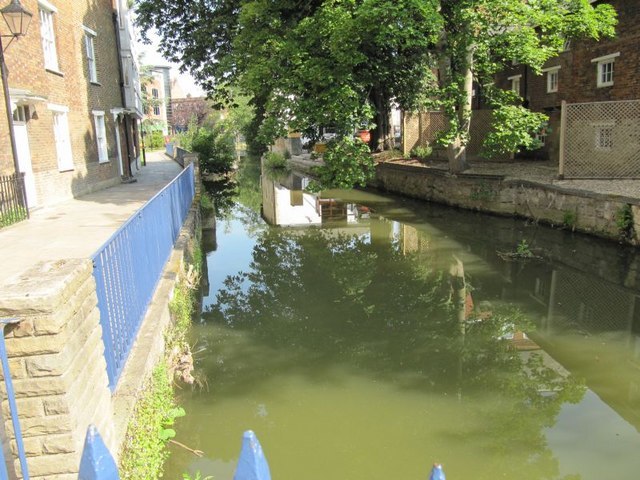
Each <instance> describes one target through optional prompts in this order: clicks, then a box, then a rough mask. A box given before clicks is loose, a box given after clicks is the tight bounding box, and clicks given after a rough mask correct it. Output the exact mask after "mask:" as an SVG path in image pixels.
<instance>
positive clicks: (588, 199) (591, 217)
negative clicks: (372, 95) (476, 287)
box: [371, 159, 640, 246]
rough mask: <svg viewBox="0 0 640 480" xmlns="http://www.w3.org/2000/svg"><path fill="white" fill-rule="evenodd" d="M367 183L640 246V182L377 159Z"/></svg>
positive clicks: (541, 167) (518, 167) (540, 168)
mask: <svg viewBox="0 0 640 480" xmlns="http://www.w3.org/2000/svg"><path fill="white" fill-rule="evenodd" d="M371 186H373V187H375V188H378V189H380V190H384V191H388V192H392V193H396V194H400V195H405V196H408V197H412V198H416V199H420V200H427V201H432V202H438V203H443V204H446V205H451V206H455V207H459V208H465V209H469V210H476V211H482V212H486V213H492V214H497V215H503V216H518V217H523V218H527V219H530V220H532V221H534V222H540V223H545V224H548V225H552V226H555V227H558V226H559V227H562V228H567V229H570V230H573V231H580V232H584V233H588V234H591V235H596V236H599V237H604V238H608V239H611V240H615V241H622V242H624V243H629V244H631V245H636V246H638V245H640V237H639V234H638V233H639V232H640V181H639V180H558V179H557V168H556V167H555V166H554V165H552V164H550V163H547V162H533V161H526V162H511V163H497V162H496V163H492V162H478V163H475V164H472V165H471V168H470V169H468V170H467V171H465V172H464V173H461V174H458V175H452V174H450V173H449V172H448V170H447V164H446V163H444V162H433V163H429V164H423V163H420V162H418V161H416V160H406V159H393V160H389V161H384V162H380V163H378V165H377V168H376V178H375V180H374V181H373V182H371Z"/></svg>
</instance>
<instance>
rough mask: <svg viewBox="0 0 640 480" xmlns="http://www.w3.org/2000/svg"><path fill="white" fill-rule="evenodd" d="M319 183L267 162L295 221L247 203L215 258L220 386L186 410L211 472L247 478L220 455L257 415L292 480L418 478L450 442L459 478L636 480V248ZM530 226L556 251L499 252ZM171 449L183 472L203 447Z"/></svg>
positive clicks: (531, 233)
mask: <svg viewBox="0 0 640 480" xmlns="http://www.w3.org/2000/svg"><path fill="white" fill-rule="evenodd" d="M304 181H305V180H304V178H303V177H302V176H297V177H296V176H292V177H289V178H288V179H283V180H282V181H281V182H271V181H270V180H269V179H265V178H264V177H263V178H262V181H261V183H262V187H263V195H264V196H263V205H262V215H263V218H265V219H266V220H267V221H268V222H278V224H279V225H280V228H268V227H266V226H264V225H263V224H261V223H260V222H259V221H258V220H257V218H256V216H255V215H254V214H255V210H252V209H247V208H245V207H242V206H236V207H235V210H234V212H235V215H236V216H235V217H230V218H229V219H228V220H225V221H224V222H223V225H222V226H221V227H219V229H218V242H217V248H218V251H217V252H216V253H215V254H213V255H210V256H209V257H208V262H209V267H210V270H211V273H210V281H211V285H212V296H211V297H209V298H208V299H205V305H206V306H207V307H206V312H205V313H204V314H203V323H202V325H200V326H198V327H196V333H197V337H198V344H199V345H200V346H201V347H202V348H205V349H206V352H207V354H206V356H204V357H202V358H201V359H200V361H199V367H200V369H201V370H202V371H203V372H206V374H207V377H208V382H209V385H210V388H211V389H210V391H209V392H193V393H188V392H186V393H185V403H186V407H187V410H188V412H189V415H188V416H187V417H186V419H185V420H184V422H183V424H182V426H180V427H179V429H180V430H181V431H183V432H184V431H186V432H189V433H188V434H187V437H188V438H191V439H192V440H193V441H194V442H196V443H197V445H198V446H199V448H201V449H202V450H204V451H206V452H207V454H208V455H207V456H208V457H209V459H210V460H209V462H208V463H207V462H203V461H199V462H197V466H199V467H201V469H203V473H207V474H214V475H215V476H216V479H224V478H231V477H230V476H229V475H228V469H226V470H224V469H217V468H214V467H213V466H211V467H210V468H211V469H210V470H207V468H209V467H207V466H206V465H209V464H214V463H216V462H218V463H220V462H222V463H223V464H225V465H228V464H229V462H230V461H231V462H232V460H233V458H235V456H236V455H237V453H238V448H239V434H240V432H241V431H242V430H243V429H245V428H254V429H255V430H257V431H258V434H259V435H260V438H261V441H262V443H263V446H264V447H265V451H266V453H267V455H268V456H269V460H270V463H271V466H272V470H273V472H274V474H275V475H276V476H278V477H279V478H283V479H285V480H286V479H289V478H291V479H292V478H301V477H304V478H306V479H315V478H318V479H325V478H345V479H360V478H362V479H364V478H367V479H370V478H416V479H417V478H424V477H425V476H426V472H427V471H428V467H429V464H430V463H431V462H432V461H433V460H436V459H437V460H439V461H443V462H445V465H446V466H447V474H448V476H451V477H452V478H463V479H465V478H474V479H489V478H496V477H498V478H500V477H501V478H510V479H511V478H514V479H515V478H518V479H560V478H562V479H567V480H568V479H579V478H582V479H585V480H586V479H591V478H593V479H596V478H616V479H624V478H635V477H634V475H636V473H635V472H636V470H637V468H638V467H640V465H639V462H638V460H637V459H636V456H635V452H636V451H637V449H638V448H639V447H640V435H638V429H639V428H640V420H639V414H640V396H639V386H638V377H639V375H638V369H639V368H640V359H639V357H638V349H639V347H638V345H639V340H638V339H639V337H640V332H639V330H640V329H639V328H638V325H639V322H638V316H639V313H638V308H636V304H637V296H638V285H640V283H638V278H639V274H638V271H639V270H640V269H638V268H637V266H638V262H637V256H636V253H635V252H633V251H631V250H620V251H618V250H616V249H615V248H612V247H611V245H609V244H606V243H601V242H597V241H594V240H592V239H588V238H585V237H579V236H569V235H567V234H566V233H565V232H559V231H553V230H547V229H542V228H537V227H530V226H526V225H525V224H524V223H523V222H521V221H514V220H505V219H499V218H493V217H485V216H481V215H476V214H473V213H469V212H459V211H455V210H450V209H445V208H442V207H437V206H430V205H425V204H415V203H413V202H410V201H407V200H399V199H393V198H390V197H385V196H380V195H376V194H372V193H365V192H324V193H323V194H322V195H320V196H312V195H308V194H306V193H304V192H303V190H302V188H303V186H304ZM269 182H271V183H269ZM327 205H329V207H325V206H327ZM302 212H304V213H302ZM303 225H305V226H306V228H301V226H303ZM523 238H525V239H526V240H527V241H528V243H529V244H530V245H532V246H534V247H536V248H537V249H539V250H540V251H542V252H543V253H544V260H542V261H537V262H528V263H521V262H504V261H503V260H501V259H500V258H499V257H498V256H497V255H496V251H497V250H502V251H508V250H512V249H513V248H514V246H515V245H517V243H518V242H519V241H520V240H521V239H523ZM458 261H459V262H460V264H461V265H462V267H463V269H464V274H465V275H464V280H465V282H466V285H467V286H468V290H469V294H465V295H463V296H462V297H461V298H458V297H456V292H457V291H458V290H457V289H458V288H459V287H460V285H457V284H456V281H455V278H454V279H452V278H451V275H450V272H451V271H452V268H451V267H452V266H457V265H458ZM454 270H455V269H454ZM514 306H515V307H517V309H514ZM519 312H520V313H519ZM517 331H522V332H526V333H527V334H529V335H530V337H531V338H532V339H533V341H530V342H525V341H524V340H525V339H524V338H523V337H521V338H520V339H516V340H519V342H520V343H518V341H514V340H513V339H510V338H511V337H512V336H513V333H514V332H517ZM536 344H539V345H541V346H542V347H543V348H544V351H542V350H535V351H533V352H531V351H529V350H527V351H524V350H519V349H518V348H514V347H518V346H521V347H522V346H526V347H527V348H536V346H537V345H536ZM569 372H570V373H569ZM585 382H586V385H587V386H588V387H589V389H590V391H588V393H587V394H586V395H585V391H586V390H585V388H584V385H585ZM602 400H604V401H605V402H606V403H607V404H608V405H609V406H610V407H611V408H613V410H612V409H611V408H609V407H608V406H607V405H606V404H605V403H603V401H602ZM212 432H215V433H212ZM179 435H180V434H179ZM211 437H213V438H211ZM612 452H615V455H613V453H612ZM612 455H613V458H615V460H616V461H615V464H614V465H612V464H611V461H610V459H611V458H612ZM173 462H175V463H174V464H173V466H172V467H170V469H169V472H170V473H171V472H175V473H176V476H177V472H180V471H181V470H184V469H185V468H188V465H189V464H190V461H189V459H187V458H185V457H180V454H178V456H176V457H175V458H174V460H173ZM195 467H196V463H193V464H191V467H190V468H191V470H192V472H193V471H194V470H195ZM171 468H174V470H171ZM225 472H227V473H225Z"/></svg>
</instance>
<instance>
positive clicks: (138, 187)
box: [0, 151, 182, 285]
mask: <svg viewBox="0 0 640 480" xmlns="http://www.w3.org/2000/svg"><path fill="white" fill-rule="evenodd" d="M134 170H135V167H134ZM180 171H182V167H180V165H178V164H177V163H176V162H174V161H173V160H172V159H170V158H169V157H167V156H166V155H165V154H164V152H162V151H156V152H149V153H147V165H146V166H145V167H140V170H139V171H135V172H134V177H135V178H136V180H137V182H135V183H129V184H119V185H116V186H113V187H111V188H107V189H105V190H101V191H99V192H94V193H91V194H88V195H83V196H81V197H78V198H75V199H73V200H67V201H65V202H62V203H59V204H57V205H55V206H52V207H47V208H42V209H39V210H36V211H34V212H32V214H31V218H30V219H29V220H26V221H24V222H20V223H18V224H15V225H11V226H9V227H5V228H2V229H0V252H2V253H1V255H2V256H1V260H0V285H3V284H5V283H7V281H9V280H11V278H12V277H14V276H16V275H19V274H21V273H22V272H24V271H25V270H27V269H29V268H31V267H33V266H34V265H36V264H37V263H38V262H40V261H56V260H61V259H65V258H89V257H90V256H91V255H92V254H93V253H94V252H95V251H96V250H97V249H98V248H99V247H100V246H102V244H103V243H104V242H105V241H106V240H108V239H109V237H110V236H111V235H113V233H114V232H115V231H116V230H117V229H118V228H119V227H120V226H121V225H122V224H123V223H124V222H125V221H126V220H127V219H128V218H129V217H130V216H131V215H132V214H133V213H134V212H135V211H136V210H138V209H139V208H140V207H141V206H142V205H144V203H145V202H147V201H148V200H149V199H151V198H152V197H153V196H154V195H155V194H156V193H158V192H159V191H160V190H161V189H162V188H163V187H164V186H165V185H167V184H168V183H169V182H171V180H173V179H174V178H175V177H176V175H178V173H180Z"/></svg>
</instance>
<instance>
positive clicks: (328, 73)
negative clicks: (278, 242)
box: [136, 0, 616, 170]
mask: <svg viewBox="0 0 640 480" xmlns="http://www.w3.org/2000/svg"><path fill="white" fill-rule="evenodd" d="M136 5H137V10H136V11H137V15H138V23H139V24H140V25H141V26H142V27H143V31H144V32H146V31H148V30H149V29H151V28H155V29H156V30H157V31H158V32H159V34H160V36H161V38H162V43H161V49H162V51H163V53H164V54H165V56H167V57H168V58H169V59H171V60H174V61H177V62H179V63H181V64H182V65H183V68H184V69H186V70H188V71H189V72H190V73H192V74H193V75H194V76H195V78H196V79H197V80H198V81H199V82H200V83H201V84H202V85H203V86H204V87H205V88H206V89H207V90H208V92H209V94H210V95H211V96H213V97H214V98H216V99H217V100H218V101H219V102H221V103H224V102H229V101H232V100H233V95H232V90H231V87H232V86H233V87H237V89H238V90H237V91H239V92H241V93H243V94H246V95H248V96H249V97H250V98H251V99H252V105H253V107H254V109H255V118H254V125H253V127H254V128H253V132H254V133H255V135H256V136H257V138H258V139H259V140H260V141H261V142H262V143H263V144H268V143H270V142H271V141H272V140H273V139H274V138H275V137H277V136H280V135H282V134H284V133H286V131H287V129H295V130H298V131H301V132H305V133H306V134H307V135H310V136H313V135H314V134H317V127H318V126H323V125H324V126H328V125H329V126H332V127H334V128H335V129H336V131H337V132H338V133H339V134H341V135H345V136H346V135H351V134H352V132H353V131H354V129H355V128H357V127H360V126H362V125H368V126H369V127H376V128H375V131H374V138H373V140H372V142H373V143H374V146H377V147H383V146H384V143H385V140H386V139H388V137H389V122H388V121H387V120H388V117H389V108H390V104H391V102H395V103H396V104H397V105H398V106H399V107H400V108H402V109H405V110H417V109H419V108H423V107H425V106H427V105H428V106H430V107H431V108H434V107H435V108H441V109H443V110H444V111H445V112H446V113H447V116H448V118H449V126H450V128H449V130H448V132H446V134H445V135H443V137H442V142H443V143H444V144H445V145H448V146H449V154H450V155H449V157H450V163H451V168H452V170H460V169H462V168H464V165H465V154H464V152H465V145H466V143H467V141H468V132H469V118H470V103H471V90H472V82H473V81H476V82H478V83H479V84H481V85H483V87H484V89H485V91H486V93H487V96H488V98H489V99H490V101H491V102H493V104H494V106H496V107H497V108H500V107H501V106H504V105H509V104H512V103H514V102H515V101H516V100H517V98H516V96H515V94H513V95H512V94H509V93H507V92H502V91H499V90H497V89H496V88H494V87H493V78H494V76H495V74H496V73H497V72H499V71H501V70H502V69H503V68H504V67H505V66H510V65H511V64H512V62H514V61H515V62H518V63H521V64H524V65H528V66H530V67H532V68H533V69H534V70H535V71H540V70H541V68H542V67H543V65H544V63H545V62H546V61H547V60H548V59H550V58H552V57H553V56H555V55H557V54H558V53H559V52H560V51H561V50H562V47H563V44H564V41H565V40H566V39H568V38H593V39H599V38H601V37H602V36H611V35H613V34H614V26H615V23H616V17H615V12H614V10H613V8H612V7H611V6H610V5H608V4H598V5H592V4H591V2H590V1H589V0H528V1H524V0H311V1H304V2H303V1H298V0H282V1H278V2H274V1H271V0H138V1H137V3H136ZM436 72H437V75H436ZM515 113H517V112H515ZM513 114H514V111H510V112H509V115H511V116H512V115H513ZM529 120H530V119H529ZM516 123H517V124H518V125H524V126H527V127H529V126H530V125H531V123H532V122H531V121H522V122H516ZM518 138H522V134H516V135H504V134H502V135H501V136H500V137H499V138H498V139H495V140H494V142H495V141H498V142H500V141H502V142H505V141H514V139H518ZM511 147H512V146H511ZM492 148H495V144H494V145H493V146H492ZM505 148H507V147H505Z"/></svg>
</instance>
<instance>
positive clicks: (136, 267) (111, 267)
mask: <svg viewBox="0 0 640 480" xmlns="http://www.w3.org/2000/svg"><path fill="white" fill-rule="evenodd" d="M194 196H195V183H194V166H193V165H189V166H188V167H187V168H186V169H185V170H184V171H183V172H182V173H181V174H180V175H178V176H177V177H176V178H175V179H174V180H173V181H172V182H171V183H170V184H169V185H167V186H166V187H165V188H164V189H162V190H161V191H160V192H159V193H158V194H157V195H156V196H155V197H153V198H152V199H151V200H149V201H148V202H147V203H146V204H145V205H144V206H143V207H142V208H140V210H138V211H137V212H136V213H135V214H134V215H133V216H132V217H131V218H130V219H129V220H127V222H126V223H125V224H124V225H123V226H122V227H120V229H119V230H118V231H117V232H116V233H114V234H113V235H112V236H111V238H110V239H109V240H107V242H106V243H105V244H104V245H103V246H102V247H100V249H99V250H98V251H97V252H96V253H95V254H94V256H93V265H94V269H93V276H94V278H95V280H96V291H97V294H98V308H99V310H100V323H101V325H102V340H103V342H104V348H105V352H104V355H105V359H106V361H107V375H108V377H109V388H111V390H112V391H113V390H114V389H115V387H116V384H117V383H118V378H119V377H120V373H121V372H122V369H123V367H124V364H125V362H126V360H127V357H128V356H129V352H130V350H131V346H132V344H133V342H134V340H135V338H136V335H137V333H138V329H139V328H140V325H141V323H142V319H143V318H144V315H145V313H146V311H147V306H148V305H149V302H150V301H151V297H152V296H153V292H154V290H155V288H156V286H157V284H158V281H159V280H160V275H161V274H162V269H163V268H164V265H165V264H166V262H167V260H168V259H169V255H170V254H171V250H172V248H173V245H174V243H175V241H176V239H177V238H178V234H179V233H180V229H181V228H182V224H183V223H184V221H185V219H186V218H187V214H188V212H189V208H190V207H191V204H192V202H193V198H194Z"/></svg>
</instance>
